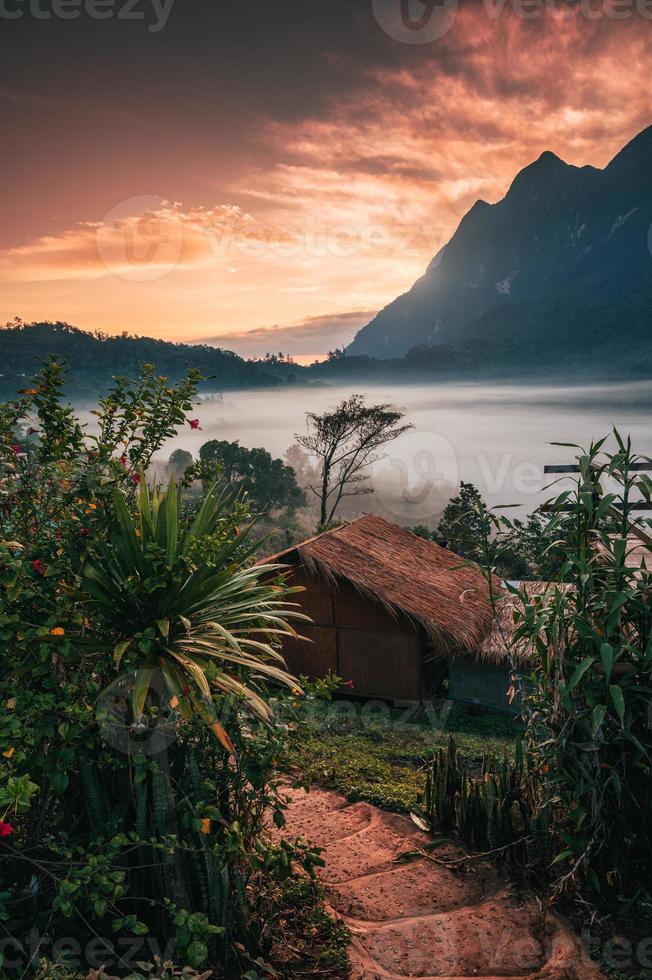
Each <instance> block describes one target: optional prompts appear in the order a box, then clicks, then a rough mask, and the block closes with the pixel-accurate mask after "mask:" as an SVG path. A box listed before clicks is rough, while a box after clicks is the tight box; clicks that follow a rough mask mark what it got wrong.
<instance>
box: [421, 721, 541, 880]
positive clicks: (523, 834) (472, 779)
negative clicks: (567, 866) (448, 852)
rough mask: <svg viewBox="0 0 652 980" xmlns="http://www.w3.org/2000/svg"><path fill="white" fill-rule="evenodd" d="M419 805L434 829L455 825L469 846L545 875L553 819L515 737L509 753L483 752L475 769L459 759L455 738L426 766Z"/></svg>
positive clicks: (451, 827) (534, 775)
mask: <svg viewBox="0 0 652 980" xmlns="http://www.w3.org/2000/svg"><path fill="white" fill-rule="evenodd" d="M420 804H421V806H420V809H421V811H422V812H423V814H424V815H425V816H426V818H427V820H428V821H429V822H430V824H431V826H432V828H433V829H435V830H439V831H443V832H444V833H449V832H451V831H454V832H455V833H457V834H458V835H459V836H460V837H461V838H462V840H464V841H465V842H466V843H467V844H469V846H471V847H472V848H474V849H476V850H479V851H482V852H483V853H485V854H488V853H491V854H492V855H493V856H494V857H496V858H498V857H500V858H501V859H504V860H507V861H509V862H510V863H513V864H516V865H518V866H520V867H522V868H524V869H526V870H527V871H528V873H529V874H531V875H535V876H536V880H537V882H538V883H539V884H541V883H542V881H543V880H545V876H546V875H547V873H548V869H549V865H550V863H551V861H552V858H553V853H554V851H553V820H552V813H551V808H550V807H545V806H542V795H541V787H540V783H539V780H538V777H537V774H536V772H534V771H532V770H531V769H530V767H529V763H528V761H527V760H526V758H525V755H524V753H523V749H522V746H521V744H520V743H517V746H516V751H515V753H514V757H513V759H510V758H508V757H507V756H504V757H503V759H502V760H499V759H497V758H496V757H491V756H489V757H485V758H483V760H482V767H481V771H480V773H479V774H478V773H472V772H470V770H469V767H468V764H466V763H464V762H462V761H460V759H459V756H458V747H457V744H456V741H455V738H454V737H453V736H452V735H451V736H450V739H449V742H448V745H447V746H446V748H445V749H444V748H440V749H439V750H438V751H437V752H436V753H435V756H434V759H433V761H432V764H431V766H430V767H429V769H428V776H427V780H426V788H425V792H424V795H423V799H422V800H421V801H420Z"/></svg>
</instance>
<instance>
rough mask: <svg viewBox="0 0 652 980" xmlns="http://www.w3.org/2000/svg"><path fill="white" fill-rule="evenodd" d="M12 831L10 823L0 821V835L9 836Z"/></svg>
mask: <svg viewBox="0 0 652 980" xmlns="http://www.w3.org/2000/svg"><path fill="white" fill-rule="evenodd" d="M13 832H14V828H13V827H12V826H11V824H10V823H4V822H3V821H0V837H11V835H12V834H13Z"/></svg>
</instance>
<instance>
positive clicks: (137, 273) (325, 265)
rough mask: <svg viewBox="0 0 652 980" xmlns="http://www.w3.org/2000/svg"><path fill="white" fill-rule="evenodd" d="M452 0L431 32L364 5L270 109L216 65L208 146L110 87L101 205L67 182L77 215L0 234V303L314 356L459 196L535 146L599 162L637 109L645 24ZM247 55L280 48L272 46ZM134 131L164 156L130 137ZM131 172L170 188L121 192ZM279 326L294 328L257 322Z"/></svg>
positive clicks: (200, 133) (419, 247)
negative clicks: (358, 38) (121, 132)
mask: <svg viewBox="0 0 652 980" xmlns="http://www.w3.org/2000/svg"><path fill="white" fill-rule="evenodd" d="M460 6H461V9H460V11H459V14H458V16H457V19H456V21H455V24H454V26H453V28H452V29H451V30H450V31H449V32H448V33H447V34H446V35H445V36H444V37H442V38H441V39H440V40H438V41H437V42H436V43H433V44H428V45H423V46H422V47H418V46H417V47H411V46H409V45H405V44H400V43H398V42H395V41H391V39H388V38H386V37H384V35H382V32H381V31H380V28H379V26H378V24H376V23H375V22H374V21H373V18H372V17H371V15H369V18H368V20H367V21H366V22H365V30H366V31H367V32H374V33H373V40H374V45H375V46H374V47H373V48H372V46H371V43H369V44H367V46H366V47H365V45H364V44H363V45H362V47H361V50H360V55H359V56H358V55H357V54H356V49H355V44H354V42H353V40H352V39H351V37H348V36H347V37H346V38H344V35H342V37H343V40H342V45H341V47H342V50H336V49H335V48H333V49H331V50H329V51H328V52H323V51H322V52H321V55H320V56H319V57H318V58H316V59H315V71H316V72H317V73H318V75H319V84H320V89H319V92H318V93H315V92H313V96H314V97H313V98H312V99H308V98H306V97H302V93H301V92H298V91H297V94H296V98H295V97H293V96H292V95H291V94H286V95H285V96H284V100H285V101H284V109H285V111H283V112H281V111H280V109H279V108H278V106H277V107H276V108H275V110H273V109H272V104H271V101H270V99H273V95H271V96H269V98H268V97H267V93H265V92H261V95H260V100H259V101H260V109H259V111H258V112H257V113H256V112H254V110H253V108H252V103H251V101H247V100H248V99H249V97H250V94H248V93H245V92H244V90H243V86H244V85H245V76H246V74H247V72H246V68H244V67H242V66H240V65H235V67H234V76H233V77H234V79H239V78H242V81H241V82H240V86H241V87H240V89H238V83H237V81H234V83H233V91H232V92H231V91H230V90H228V97H227V94H222V95H221V101H220V100H218V102H217V103H216V104H218V105H219V111H220V112H226V108H225V107H227V106H228V109H229V112H230V113H231V116H230V117H229V120H227V122H226V123H225V126H226V129H225V130H224V132H223V133H220V139H217V138H215V139H213V140H212V142H211V141H210V140H209V139H208V137H207V132H208V131H209V130H208V129H207V125H208V122H209V120H210V119H211V111H212V110H211V108H210V106H209V103H208V102H206V103H205V104H204V103H202V104H201V105H200V103H199V102H198V101H197V100H196V98H195V97H194V96H193V97H192V98H191V97H189V98H188V99H186V100H185V101H184V100H183V99H181V98H180V97H179V98H177V101H176V102H175V101H174V98H173V97H172V96H169V98H168V101H167V103H166V105H165V113H158V114H157V113H153V114H152V118H150V117H149V116H143V119H144V123H143V126H142V127H141V128H142V129H143V130H144V132H143V134H140V133H138V132H136V130H135V128H134V127H135V123H134V119H133V115H134V111H133V108H132V107H131V105H130V104H129V110H128V112H127V110H124V111H123V110H122V108H121V107H120V112H121V113H122V115H120V114H119V112H118V106H117V104H116V105H115V106H113V105H112V106H111V107H110V108H111V112H112V113H113V115H112V116H111V126H118V127H119V126H121V125H123V123H124V126H125V127H127V130H126V131H128V133H129V139H128V142H127V143H126V144H125V146H126V148H127V150H126V152H125V153H124V155H123V156H120V155H117V156H116V158H115V172H113V171H111V174H110V175H109V177H110V179H111V180H113V181H115V182H116V187H117V186H118V185H119V187H120V194H118V193H116V196H115V198H114V199H115V200H122V201H123V203H122V204H118V205H116V206H115V207H109V208H107V206H104V207H103V208H102V209H101V210H100V211H99V214H100V215H104V217H97V213H96V211H95V210H93V209H92V208H90V207H89V206H88V204H84V207H83V208H82V203H80V202H81V198H79V197H78V196H77V197H75V198H74V201H73V197H72V195H75V194H76V188H75V186H74V181H73V182H72V184H71V183H70V181H68V185H69V189H68V190H67V191H66V193H67V194H69V195H71V197H70V200H69V202H68V205H67V206H65V207H64V213H68V212H69V213H71V214H77V213H78V212H79V211H80V210H82V212H83V215H84V218H86V219H87V220H81V221H79V222H75V221H72V220H69V221H68V222H67V223H64V224H63V225H62V219H61V217H60V212H61V208H59V209H58V212H57V214H58V215H59V216H58V217H57V218H56V221H55V219H53V218H52V217H51V216H50V215H47V216H45V215H44V217H43V223H42V227H41V231H40V233H38V234H34V235H32V236H31V237H29V236H28V238H27V239H26V240H22V239H18V238H16V240H14V241H10V242H9V245H8V247H6V248H5V249H4V250H2V251H0V279H1V280H2V281H3V303H2V310H1V312H0V316H2V317H3V318H10V317H11V316H13V315H15V314H18V315H21V316H22V317H24V318H25V319H37V318H56V319H67V320H70V321H72V322H75V323H76V324H78V325H79V326H82V327H87V328H94V327H97V328H101V329H104V330H109V331H119V330H123V329H129V330H135V331H138V332H140V333H150V334H155V335H157V336H162V337H168V338H177V339H192V340H202V339H206V338H209V339H210V340H211V341H212V342H224V343H225V344H228V345H231V346H233V347H235V349H238V350H242V351H244V352H247V353H252V354H255V353H258V354H262V353H265V351H266V350H269V349H276V350H286V351H289V352H291V353H294V354H296V355H298V356H313V355H319V354H323V353H324V352H325V351H326V350H328V349H329V348H332V347H334V346H337V345H339V344H341V343H345V342H346V341H347V340H348V339H350V336H351V334H352V332H353V331H354V330H355V329H356V328H357V327H358V326H359V325H361V323H363V322H365V321H366V319H367V318H368V316H369V314H367V313H362V314H360V313H356V312H352V313H347V312H346V311H347V310H351V311H360V310H362V311H367V310H376V309H378V308H380V307H381V306H382V305H384V304H385V303H387V302H388V301H390V300H391V299H393V298H394V297H395V296H396V295H397V294H399V293H401V292H404V291H405V290H406V289H408V288H409V287H410V285H411V284H412V282H414V280H415V279H416V278H417V277H418V276H419V275H421V274H422V273H423V271H424V269H425V268H426V266H427V264H428V262H429V261H430V259H431V258H432V256H433V255H434V254H435V253H436V252H437V251H438V249H439V248H440V246H441V245H442V244H443V243H444V242H445V241H446V240H447V239H448V238H449V237H450V235H451V234H452V232H453V231H454V229H455V227H456V225H457V223H458V222H459V220H460V218H461V217H462V215H463V214H464V213H465V212H466V211H467V210H468V208H469V207H470V206H471V205H472V204H473V203H474V201H475V200H476V199H477V198H484V199H485V200H488V201H491V202H493V201H496V200H498V199H499V198H500V197H501V196H502V195H503V194H504V193H505V192H506V191H507V189H508V187H509V184H510V182H511V180H512V179H513V177H514V176H515V174H516V173H517V171H518V170H519V169H521V168H522V167H523V166H526V165H527V164H528V163H530V162H531V161H532V160H534V159H536V158H537V157H538V156H539V155H540V153H541V152H542V151H543V150H546V149H550V150H553V151H554V152H555V153H557V154H558V155H559V156H561V157H562V158H564V159H565V160H567V161H568V162H570V163H574V164H578V165H583V164H587V163H591V164H594V165H596V166H603V165H605V164H606V163H607V162H608V160H609V159H610V158H611V157H612V156H613V155H614V154H615V153H616V152H617V151H618V150H619V149H620V147H621V146H622V145H623V144H624V143H626V142H627V141H628V140H629V139H630V138H632V137H633V136H634V135H635V134H636V133H637V132H638V131H639V130H641V129H642V128H644V127H645V126H646V125H648V124H649V123H651V122H652V113H651V111H650V108H649V93H648V84H647V83H648V79H649V77H650V73H651V69H652V44H650V40H651V39H652V21H650V20H644V19H641V18H630V19H615V18H613V17H609V16H606V15H605V16H599V17H596V18H593V19H592V18H589V17H588V16H586V14H582V13H581V12H580V9H583V10H584V11H586V10H587V9H588V8H589V7H591V5H588V6H587V3H584V4H582V5H576V7H575V8H574V11H575V12H574V13H573V15H572V16H570V13H572V11H570V8H569V7H568V6H567V5H564V3H562V2H561V0H560V2H559V3H556V4H546V5H541V9H540V11H539V12H540V14H541V16H538V17H536V18H531V19H528V18H525V17H522V16H517V15H516V14H515V13H514V12H513V5H512V4H508V3H505V4H502V3H498V2H495V3H489V2H488V0H487V2H482V3H475V4H469V3H463V4H461V5H460ZM530 6H532V5H530ZM593 7H596V5H595V4H594V5H593ZM591 9H593V8H591ZM320 16H321V14H320ZM324 16H325V14H324ZM333 17H334V15H333ZM347 23H350V22H347ZM343 24H344V22H343ZM371 36H372V35H371V34H369V37H371ZM336 39H337V32H336V31H333V32H332V33H331V35H330V43H331V44H332V45H333V44H335V42H336ZM383 39H384V40H383ZM380 41H383V43H384V45H385V47H384V48H382V49H380V48H378V47H377V44H376V42H380ZM312 43H314V38H313V39H312ZM262 56H263V55H261V57H262ZM264 57H266V58H267V59H268V60H270V59H272V58H273V57H276V59H277V61H278V62H279V63H280V62H281V61H282V54H281V52H280V50H279V51H278V52H274V51H266V52H264ZM286 57H291V52H287V53H286ZM252 59H253V54H252ZM252 63H253V62H252ZM236 69H237V70H236ZM269 70H270V71H272V69H271V68H270V69H269ZM305 70H306V71H307V70H308V69H307V68H306V69H305ZM189 71H192V69H190V68H189ZM198 71H199V70H198ZM243 73H244V74H243ZM200 74H201V73H200ZM200 74H199V75H198V76H197V78H198V77H200ZM270 77H272V76H271V75H270ZM274 77H275V76H274ZM193 78H195V76H192V75H191V80H192V79H193ZM279 78H280V80H279V86H281V87H282V86H283V85H284V84H285V81H287V79H286V78H285V76H283V77H280V76H279ZM306 78H310V84H311V85H314V84H316V83H315V80H314V79H313V77H312V75H307V76H306ZM179 84H182V82H180V83H179ZM183 84H189V83H186V82H183ZM297 85H298V86H299V88H300V87H301V79H300V78H299V79H298V80H295V88H296V86H297ZM189 87H190V88H191V86H190V85H189ZM288 91H293V90H288ZM43 98H44V97H41V96H34V95H30V94H26V95H23V94H21V93H19V92H16V91H14V89H13V88H12V89H3V90H0V99H2V100H4V101H5V103H7V104H8V105H14V106H15V108H16V109H17V110H18V109H20V111H21V112H22V111H25V112H27V111H33V112H35V113H38V112H42V111H44V110H45V107H44V105H42V104H41V102H42V101H43ZM238 98H240V99H241V104H242V105H244V104H245V102H246V105H247V110H246V111H242V112H241V113H240V115H238V113H237V106H238ZM34 100H36V101H35V102H34V104H31V103H32V102H33V101H34ZM229 100H231V101H229ZM211 105H212V103H211ZM200 110H201V111H200ZM48 111H52V112H53V111H54V109H53V108H52V107H48ZM80 111H81V110H80ZM107 111H108V110H107ZM216 111H217V110H216ZM18 118H21V117H20V116H19V117H18ZM116 120H122V121H121V122H120V121H116ZM43 125H44V126H45V123H44V124H43ZM17 132H18V130H17ZM107 133H110V130H107ZM180 133H184V134H186V141H187V142H186V145H187V146H188V147H192V149H193V152H190V153H186V154H185V156H183V155H182V153H181V148H180V143H181V144H182V143H183V141H180V139H179V134H180ZM106 138H107V139H108V135H107V136H106ZM154 138H155V139H156V140H157V141H158V142H157V146H158V145H159V144H160V145H161V146H163V147H165V146H167V149H168V152H167V153H165V152H159V153H157V154H156V155H154V154H153V153H151V152H150V153H148V152H146V144H147V140H149V139H154ZM193 139H194V140H195V142H196V147H197V149H196V151H194V146H195V144H194V143H193ZM141 141H143V142H141ZM100 145H101V148H104V143H102V142H101V141H100ZM86 151H87V152H88V154H92V153H93V152H94V149H93V146H92V145H90V143H89V145H88V147H87V150H86ZM98 152H99V151H98ZM180 157H183V158H182V159H180ZM234 160H236V161H237V163H234ZM105 171H106V167H104V168H102V167H100V166H98V167H97V173H95V171H94V170H93V168H89V170H88V172H87V173H85V174H84V183H83V189H84V194H85V195H86V197H85V198H84V201H86V200H90V199H91V198H92V194H93V193H95V194H96V196H97V199H98V200H103V201H105V202H106V181H105ZM153 172H155V173H156V174H157V175H158V176H157V179H159V180H160V182H159V186H166V187H169V188H170V189H171V192H170V200H174V199H175V198H176V199H177V200H180V201H181V202H182V203H181V204H176V203H170V202H169V201H165V200H163V199H162V198H150V197H144V198H141V197H137V196H136V197H134V196H133V195H134V194H136V195H137V194H138V193H139V191H140V189H141V188H143V187H147V186H152V182H153V176H152V174H153ZM21 180H27V176H25V175H23V176H21ZM42 183H43V182H42V181H40V182H38V183H37V182H36V179H34V188H35V191H36V190H38V193H39V194H42V193H43V188H42ZM112 186H113V185H112ZM127 188H128V190H127V193H125V190H126V189H127ZM129 195H132V196H129ZM28 196H29V195H28V194H25V201H26V202H27V200H28ZM125 199H126V200H125ZM56 203H57V205H58V204H61V203H62V202H58V201H57V202H56ZM63 204H64V205H66V202H63ZM54 206H55V200H54V198H53V203H52V207H53V208H54ZM105 212H106V213H105ZM46 218H47V220H46ZM53 223H54V224H55V226H56V227H54V229H53ZM343 311H344V312H343ZM279 323H280V324H294V325H295V326H284V327H277V328H275V327H271V326H269V325H270V324H279Z"/></svg>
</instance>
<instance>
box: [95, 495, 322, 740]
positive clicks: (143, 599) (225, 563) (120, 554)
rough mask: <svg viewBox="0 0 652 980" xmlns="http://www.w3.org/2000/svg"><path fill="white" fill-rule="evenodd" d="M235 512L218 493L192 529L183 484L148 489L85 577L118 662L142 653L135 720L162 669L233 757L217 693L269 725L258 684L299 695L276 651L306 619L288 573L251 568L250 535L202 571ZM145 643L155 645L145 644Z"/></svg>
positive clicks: (229, 541) (122, 513)
mask: <svg viewBox="0 0 652 980" xmlns="http://www.w3.org/2000/svg"><path fill="white" fill-rule="evenodd" d="M231 504H232V498H231V497H229V496H228V495H225V494H220V493H218V492H217V491H216V490H215V489H213V490H211V491H209V493H208V494H207V495H206V497H205V499H204V501H203V504H202V506H201V508H200V510H199V512H198V514H197V515H196V517H195V518H194V520H193V521H191V522H186V521H184V520H182V519H181V517H180V514H179V494H178V490H177V488H176V487H175V485H174V483H171V484H170V485H169V487H168V489H167V491H166V492H165V493H159V492H158V491H156V490H154V491H150V489H149V488H148V486H147V484H146V482H145V480H142V481H141V485H140V489H139V493H138V498H137V515H136V519H135V520H134V518H132V515H131V514H130V512H129V509H128V507H127V504H126V501H125V498H124V497H123V495H122V494H121V493H120V492H116V495H115V500H114V506H115V517H116V529H115V532H114V534H113V537H112V540H111V544H110V546H108V547H107V548H106V549H105V550H104V551H103V552H102V553H101V554H100V555H99V556H98V557H97V558H95V559H93V560H89V561H88V563H87V564H86V566H85V568H84V572H83V588H84V591H85V593H86V595H87V596H88V599H89V601H88V606H89V608H90V609H92V610H93V611H94V613H95V614H96V616H97V617H98V618H99V619H100V620H101V622H102V624H103V625H104V626H105V627H109V628H110V629H111V630H112V632H114V634H115V635H116V636H117V637H119V638H120V639H119V641H118V642H117V643H116V646H115V650H114V654H115V659H116V662H118V663H119V662H120V660H121V659H122V658H123V657H125V656H127V655H129V656H130V658H132V659H133V658H134V653H135V651H138V652H137V655H136V660H135V663H134V667H135V669H136V670H137V672H138V681H137V683H136V685H135V687H134V694H133V708H134V714H135V715H136V716H138V715H139V714H140V713H141V712H142V709H143V705H144V704H145V701H146V698H147V693H148V690H149V685H150V680H151V677H152V671H155V670H157V669H158V670H160V671H161V673H162V675H163V678H164V680H165V684H166V686H167V688H168V690H169V692H170V694H171V695H172V696H176V697H178V698H180V699H182V696H183V695H184V693H187V694H188V698H189V701H190V703H191V704H192V705H193V706H194V708H195V709H196V710H197V711H199V712H200V713H201V714H202V716H203V717H205V719H206V721H207V722H208V723H210V724H211V725H212V726H213V728H214V731H215V732H216V734H217V736H218V737H219V738H220V740H221V741H222V743H223V744H224V745H225V747H227V748H231V744H230V741H229V739H228V736H226V733H225V732H224V731H223V730H222V729H221V726H220V725H219V723H217V722H216V720H215V718H214V715H213V712H212V699H211V686H214V687H215V688H217V689H218V690H219V691H221V692H223V693H225V694H233V695H237V696H238V697H241V698H244V699H245V700H246V701H247V703H248V704H249V706H250V707H251V709H252V710H253V711H254V712H255V713H256V714H257V715H258V716H260V717H261V718H267V717H269V714H270V711H269V707H268V705H267V703H266V701H265V699H264V698H263V697H261V695H260V694H259V693H258V692H257V691H256V690H255V689H254V687H253V686H252V682H254V680H255V679H256V678H258V679H265V680H268V681H272V682H276V683H280V684H284V685H287V686H288V687H291V688H296V680H295V679H294V678H293V677H291V676H290V675H289V674H288V673H287V671H286V670H285V669H284V668H285V664H284V661H283V658H282V657H281V656H280V654H279V653H278V652H277V651H276V650H275V649H274V646H273V642H274V640H275V638H277V637H278V636H283V635H291V636H296V635H297V634H296V631H295V630H294V629H293V627H292V626H291V625H290V622H289V621H290V620H291V619H295V620H299V619H303V620H305V619H306V617H305V616H303V615H302V614H301V613H299V612H298V611H297V607H296V605H295V604H292V603H288V601H287V596H288V594H289V593H291V592H295V591H298V590H296V589H290V588H287V587H285V586H279V585H278V584H276V583H275V582H274V581H273V579H274V578H276V577H277V575H278V572H279V571H280V570H281V569H282V566H279V565H254V566H250V567H244V566H243V565H242V546H243V539H244V538H245V537H246V533H248V532H246V533H245V535H240V536H238V535H236V534H235V533H233V534H227V535H225V536H224V538H223V540H222V542H221V543H220V544H219V545H218V546H217V550H215V547H213V548H212V550H211V560H210V562H207V563H206V564H201V563H200V562H198V561H197V558H196V555H197V553H198V552H199V550H200V549H201V546H202V542H206V541H207V540H209V539H210V540H211V541H213V538H212V537H211V536H214V535H215V534H216V532H217V531H219V529H220V527H221V526H222V524H223V522H225V521H227V525H228V515H229V509H230V507H231ZM253 550H254V549H253V548H252V549H249V550H248V551H246V552H245V557H246V556H248V555H250V554H251V553H252V552H253ZM236 552H238V554H237V556H236ZM143 634H147V635H148V636H150V637H151V636H153V637H154V639H153V640H150V642H149V643H146V644H143V642H142V637H143ZM143 649H145V650H146V651H147V652H143ZM184 703H185V700H184ZM182 706H183V705H182Z"/></svg>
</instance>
